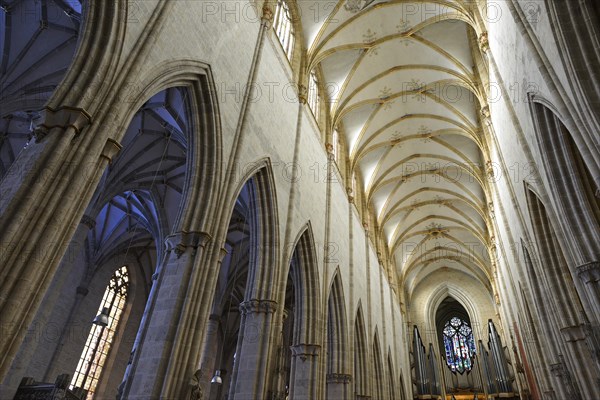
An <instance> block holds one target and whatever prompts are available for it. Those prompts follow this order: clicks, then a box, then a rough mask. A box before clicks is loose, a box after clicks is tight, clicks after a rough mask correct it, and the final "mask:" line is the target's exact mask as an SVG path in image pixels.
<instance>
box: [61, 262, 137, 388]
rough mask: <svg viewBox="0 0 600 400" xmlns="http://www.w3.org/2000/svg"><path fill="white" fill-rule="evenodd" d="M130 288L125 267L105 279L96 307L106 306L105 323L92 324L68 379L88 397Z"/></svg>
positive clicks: (72, 385) (95, 383)
mask: <svg viewBox="0 0 600 400" xmlns="http://www.w3.org/2000/svg"><path fill="white" fill-rule="evenodd" d="M128 289H129V272H128V270H127V266H125V265H124V266H122V267H121V268H119V269H117V270H116V271H115V273H114V274H113V276H112V277H111V278H110V281H109V282H108V286H107V287H106V290H105V291H104V296H103V297H102V301H101V302H100V307H98V314H100V313H101V312H102V311H103V309H104V308H107V309H108V324H107V325H106V326H101V325H93V326H92V329H90V333H89V335H88V337H87V340H86V342H85V346H84V347H83V352H82V353H81V357H80V358H79V363H78V364H77V369H76V370H75V373H74V374H73V379H72V380H71V388H73V387H80V388H83V389H85V390H87V392H88V395H87V398H88V399H91V398H93V396H94V392H95V391H96V386H97V385H98V381H99V379H100V374H101V373H102V368H103V366H104V363H105V361H106V358H107V356H108V352H109V350H110V347H111V345H112V342H113V338H114V336H115V332H116V330H117V326H118V325H119V319H120V318H121V314H122V313H123V309H124V308H125V302H126V301H127V293H128Z"/></svg>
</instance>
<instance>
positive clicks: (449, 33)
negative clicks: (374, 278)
mask: <svg viewBox="0 0 600 400" xmlns="http://www.w3.org/2000/svg"><path fill="white" fill-rule="evenodd" d="M467 3H469V2H468V1H466V0H465V1H463V0H452V1H425V0H423V1H405V0H390V1H381V0H340V1H338V2H337V4H336V5H335V7H330V9H329V10H324V9H321V10H319V11H321V12H322V13H323V14H326V15H322V16H319V15H318V11H316V10H315V2H314V1H304V0H300V1H298V6H299V8H300V10H299V13H300V14H301V23H302V31H303V32H302V36H303V37H304V40H305V46H306V48H307V49H308V57H309V65H310V68H311V69H313V68H319V69H320V70H321V72H322V75H323V78H324V80H325V82H326V86H327V88H328V93H327V95H328V96H329V97H330V99H329V100H330V101H331V105H330V111H331V120H332V126H333V127H334V128H337V129H338V130H339V132H341V133H342V134H343V135H344V138H345V142H346V145H347V151H348V157H349V158H348V160H349V163H350V167H351V170H352V172H359V174H360V176H361V177H362V180H363V182H364V187H363V188H362V189H363V190H364V193H365V196H366V199H367V201H368V204H369V206H370V207H372V209H374V211H375V214H376V218H377V222H378V226H379V228H380V229H381V231H380V234H381V235H383V237H384V238H385V240H386V241H387V244H388V247H389V249H390V253H391V257H392V259H393V262H394V264H395V265H396V268H397V273H398V275H399V276H400V277H401V279H402V280H403V281H404V283H405V287H406V288H407V289H408V291H409V293H410V291H411V290H412V289H413V288H414V287H415V286H416V285H417V284H418V283H419V281H420V280H421V279H423V278H424V277H426V276H427V275H429V274H431V273H434V272H436V271H439V270H440V269H447V268H450V269H457V270H460V271H462V272H464V273H467V274H470V275H473V276H475V277H476V278H478V279H480V280H481V282H482V283H484V284H485V285H486V286H488V287H489V282H490V280H489V276H490V274H491V272H490V271H491V262H490V257H489V252H488V249H489V245H490V235H489V229H488V223H489V220H488V217H487V214H488V210H487V204H488V201H487V200H486V190H487V189H486V187H487V182H486V175H485V172H484V168H483V164H484V158H483V155H482V148H483V144H482V143H483V140H482V130H481V125H480V120H479V112H480V109H481V104H480V101H479V99H480V98H482V97H483V95H482V93H481V92H480V89H479V86H478V85H477V84H476V82H477V81H478V80H477V78H476V71H475V70H474V66H473V65H474V61H473V56H472V45H471V43H472V42H475V43H476V38H477V34H476V33H475V32H474V29H473V28H472V26H475V23H474V21H473V19H472V17H471V13H470V11H469V10H470V9H469V7H470V6H471V5H469V4H467ZM475 51H479V50H478V49H477V48H475Z"/></svg>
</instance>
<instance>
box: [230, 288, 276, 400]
mask: <svg viewBox="0 0 600 400" xmlns="http://www.w3.org/2000/svg"><path fill="white" fill-rule="evenodd" d="M276 309H277V302H275V301H273V300H256V299H252V300H248V301H244V302H243V303H242V304H240V311H241V313H242V321H241V324H240V337H239V339H238V351H237V355H236V362H235V365H234V369H233V375H232V377H231V389H232V390H230V396H232V395H233V397H232V398H233V399H235V400H254V399H265V398H266V397H267V390H268V380H269V378H270V377H269V372H270V371H269V370H268V364H269V362H268V361H269V355H270V353H271V351H272V347H273V338H272V337H271V336H272V329H271V325H272V321H273V314H274V313H275V311H276Z"/></svg>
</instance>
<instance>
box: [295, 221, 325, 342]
mask: <svg viewBox="0 0 600 400" xmlns="http://www.w3.org/2000/svg"><path fill="white" fill-rule="evenodd" d="M289 274H290V276H291V279H292V282H293V285H294V296H295V299H294V304H295V309H296V311H295V316H296V318H295V320H296V321H297V323H296V325H295V328H294V342H295V343H317V337H318V335H317V334H318V329H319V327H318V326H317V324H316V321H317V310H318V307H319V304H320V300H319V287H320V286H319V276H318V264H317V257H316V247H315V242H314V236H313V232H312V225H311V223H310V222H308V223H307V224H306V225H305V226H304V227H303V228H302V230H301V233H300V234H299V238H298V240H297V241H296V244H295V246H294V251H293V253H292V259H291V262H290V272H289Z"/></svg>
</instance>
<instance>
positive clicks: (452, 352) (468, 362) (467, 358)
mask: <svg viewBox="0 0 600 400" xmlns="http://www.w3.org/2000/svg"><path fill="white" fill-rule="evenodd" d="M443 333H444V335H443V336H444V349H445V350H446V363H447V364H448V367H449V368H450V370H451V371H452V372H458V373H459V374H463V373H464V372H465V371H466V372H469V371H471V368H473V358H474V357H475V340H474V339H473V331H472V330H471V327H470V326H469V324H468V323H467V322H466V321H463V320H462V319H460V318H458V317H454V318H452V319H451V320H450V321H448V322H446V325H445V326H444V331H443Z"/></svg>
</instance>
